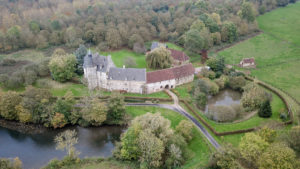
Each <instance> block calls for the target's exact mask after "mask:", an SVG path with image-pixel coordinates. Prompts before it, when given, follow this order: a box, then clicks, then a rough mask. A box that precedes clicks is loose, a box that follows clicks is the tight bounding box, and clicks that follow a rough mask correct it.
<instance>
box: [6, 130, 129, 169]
mask: <svg viewBox="0 0 300 169" xmlns="http://www.w3.org/2000/svg"><path fill="white" fill-rule="evenodd" d="M68 129H75V130H76V131H77V134H78V144H77V145H76V146H75V147H76V149H77V150H78V151H80V152H81V154H80V157H82V158H83V157H87V156H88V157H93V156H102V157H108V156H111V153H112V150H113V149H114V144H115V141H119V139H120V135H121V133H122V132H124V130H125V129H124V128H122V127H117V126H105V127H94V128H82V127H78V126H77V127H69V128H68ZM64 130H65V129H64ZM64 130H55V131H48V132H46V133H43V134H22V133H19V132H17V131H13V130H9V129H6V128H2V127H0V158H14V157H19V158H20V159H21V160H22V162H23V167H24V168H25V169H27V168H28V169H29V168H30V169H31V168H40V167H41V166H43V165H45V164H47V163H48V162H49V160H50V159H52V158H55V157H56V158H59V159H60V158H62V157H63V156H64V155H65V152H62V151H59V150H55V143H54V137H55V136H56V135H57V134H58V133H60V132H62V131H64Z"/></svg>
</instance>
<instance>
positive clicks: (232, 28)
mask: <svg viewBox="0 0 300 169" xmlns="http://www.w3.org/2000/svg"><path fill="white" fill-rule="evenodd" d="M237 37H238V33H237V27H236V25H235V24H234V23H232V22H225V23H224V24H223V25H222V29H221V38H222V41H223V42H229V43H232V42H234V41H235V40H236V39H237Z"/></svg>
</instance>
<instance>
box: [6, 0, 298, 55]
mask: <svg viewBox="0 0 300 169" xmlns="http://www.w3.org/2000/svg"><path fill="white" fill-rule="evenodd" d="M294 1H295V0H249V1H241V0H209V1H208V0H151V1H148V0H114V1H111V0H88V1H83V0H51V1H48V0H0V52H12V51H16V50H19V49H23V48H36V49H44V48H48V47H50V46H59V45H66V46H67V47H70V48H75V47H78V46H79V44H82V43H86V44H89V45H93V46H97V47H98V48H99V49H100V50H102V51H105V50H110V49H117V48H121V47H129V48H134V46H136V48H140V47H141V46H142V47H143V44H144V42H147V41H150V40H153V39H156V40H160V41H170V42H175V43H177V44H179V45H184V43H185V39H186V38H187V36H189V34H188V33H187V32H188V31H189V29H190V26H191V25H192V24H193V22H194V21H196V20H200V21H201V22H202V23H204V25H205V27H206V29H204V30H205V31H203V32H202V34H201V35H202V37H205V41H206V44H207V45H205V46H203V48H205V49H207V48H210V47H212V46H213V45H218V44H220V43H224V42H225V43H226V42H229V43H231V42H233V41H235V40H236V39H237V38H238V37H239V36H245V35H249V34H251V33H253V32H255V31H258V26H257V22H256V19H255V18H256V16H257V15H259V14H263V13H265V12H268V11H270V10H272V9H274V8H276V7H278V6H285V5H287V4H288V3H290V2H294ZM141 44H142V45H141Z"/></svg>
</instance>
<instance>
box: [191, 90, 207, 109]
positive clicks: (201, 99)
mask: <svg viewBox="0 0 300 169" xmlns="http://www.w3.org/2000/svg"><path fill="white" fill-rule="evenodd" d="M194 97H195V100H196V105H197V106H198V107H199V108H200V109H204V108H205V106H206V103H207V97H206V94H205V93H203V92H199V93H197V95H195V96H194Z"/></svg>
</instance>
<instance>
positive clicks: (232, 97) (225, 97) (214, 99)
mask: <svg viewBox="0 0 300 169" xmlns="http://www.w3.org/2000/svg"><path fill="white" fill-rule="evenodd" d="M241 97H242V93H240V92H237V91H235V90H232V89H224V90H221V91H220V92H219V93H218V94H217V95H215V96H209V98H208V100H207V105H206V107H205V112H207V111H208V107H210V106H229V105H232V104H240V100H241Z"/></svg>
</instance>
